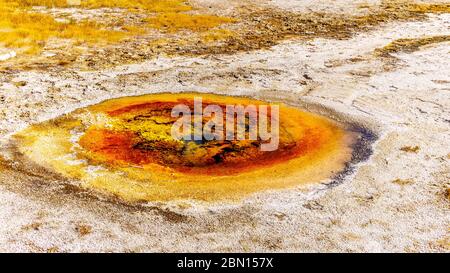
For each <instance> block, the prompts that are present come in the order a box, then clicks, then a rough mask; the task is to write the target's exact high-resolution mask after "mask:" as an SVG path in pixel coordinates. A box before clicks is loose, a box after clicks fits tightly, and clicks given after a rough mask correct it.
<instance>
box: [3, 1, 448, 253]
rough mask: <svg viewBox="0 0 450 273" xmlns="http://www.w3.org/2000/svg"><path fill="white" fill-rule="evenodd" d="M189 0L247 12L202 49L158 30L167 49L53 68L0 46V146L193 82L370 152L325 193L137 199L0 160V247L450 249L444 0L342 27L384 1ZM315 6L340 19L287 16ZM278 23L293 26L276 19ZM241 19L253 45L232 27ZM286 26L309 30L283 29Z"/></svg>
mask: <svg viewBox="0 0 450 273" xmlns="http://www.w3.org/2000/svg"><path fill="white" fill-rule="evenodd" d="M191 3H192V5H194V6H195V7H199V10H197V11H195V12H200V13H201V12H203V11H205V10H208V13H210V14H217V15H221V16H232V17H239V14H246V12H249V10H250V11H251V12H254V11H258V12H257V14H254V16H253V17H248V18H253V19H252V20H251V21H246V20H240V22H238V23H236V24H237V25H233V24H232V25H231V26H229V28H231V29H232V28H236V29H235V30H234V32H235V33H236V34H233V35H236V36H235V38H231V39H228V40H226V41H225V42H224V43H218V44H213V45H210V44H207V45H202V44H198V43H196V42H195V41H194V42H189V41H187V42H183V41H180V39H185V38H183V37H186V35H183V33H175V34H173V33H171V34H164V35H170V36H171V37H170V39H173V40H171V42H170V43H163V44H162V45H158V46H156V47H155V45H154V44H152V45H151V49H148V48H147V47H144V46H142V45H143V43H141V42H139V41H137V42H136V41H135V40H131V41H127V42H125V44H120V45H116V46H114V47H113V48H107V49H105V50H104V54H105V55H101V54H100V53H98V52H97V53H98V54H97V53H96V54H93V55H89V54H88V53H82V54H81V57H79V56H78V57H76V58H75V59H74V58H72V59H70V61H67V60H65V59H64V62H63V63H58V62H59V61H60V60H59V59H58V60H57V61H55V60H54V59H52V58H54V56H53V55H52V54H48V52H47V53H46V51H44V52H43V53H42V55H40V56H37V57H26V59H27V61H26V62H24V61H23V59H24V58H25V57H23V56H13V54H10V53H11V52H10V50H9V49H2V50H0V56H3V57H4V59H7V57H8V59H7V60H4V61H3V64H2V63H1V62H2V61H0V64H2V67H3V69H2V72H1V73H0V135H1V144H2V147H3V148H2V150H6V149H7V145H8V140H9V137H10V136H11V134H13V133H14V132H17V131H19V130H20V129H23V128H25V127H26V126H28V125H30V124H32V123H37V122H41V121H45V120H47V119H50V118H54V117H57V116H59V115H61V114H63V113H67V112H70V111H72V110H75V109H77V108H79V107H82V106H86V105H90V104H94V103H98V102H100V101H102V100H104V99H107V98H113V97H122V96H127V95H139V94H145V93H153V92H163V91H174V92H178V91H180V92H181V91H197V92H211V93H218V94H227V95H247V96H252V97H258V98H277V99H278V100H281V101H284V100H286V101H295V102H296V103H298V104H301V105H303V106H304V107H305V108H307V109H310V110H311V111H314V112H319V113H327V114H328V115H332V116H336V117H338V118H339V119H341V120H344V121H352V122H353V121H355V122H358V123H360V124H363V125H365V126H367V127H368V128H369V129H371V130H372V131H374V132H376V134H378V135H379V139H378V140H377V142H376V143H375V144H374V147H373V155H372V157H371V158H370V159H369V160H368V161H366V162H362V163H359V164H358V165H357V166H356V167H355V170H354V172H353V173H351V174H349V175H347V176H346V177H345V178H344V179H343V181H342V183H341V184H340V185H338V186H337V187H328V186H326V185H320V186H310V187H299V188H294V189H289V190H282V191H269V192H261V193H258V194H255V195H252V196H249V197H247V198H245V199H244V200H242V201H240V202H234V203H199V202H193V201H189V200H186V201H177V202H168V203H167V202H165V203H151V204H148V205H146V206H144V207H142V206H139V207H135V206H128V205H125V204H121V203H115V202H111V201H108V200H103V199H102V198H95V197H93V195H92V194H91V193H89V192H86V191H81V190H79V189H77V188H72V187H68V186H67V185H66V186H64V185H61V184H58V177H54V179H53V180H52V179H51V178H49V177H42V176H39V175H38V174H37V173H36V172H34V171H33V168H31V167H30V169H29V170H22V169H20V171H19V170H17V169H15V168H14V163H11V162H7V164H6V163H5V164H4V165H5V166H4V167H1V169H0V251H23V252H30V251H33V252H55V251H62V252H72V251H87V252H89V251H102V252H103V251H130V252H142V251H165V252H171V251H188V252H190V251H192V252H195V251H263V252H264V251H268V252H272V251H277V252H285V251H295V252H304V251H321V252H327V251H371V252H377V251H396V252H403V251H413V252H417V251H420V252H424V251H438V252H448V251H450V245H449V244H450V243H449V242H450V237H449V229H450V213H449V212H450V210H449V209H450V207H449V201H450V199H449V198H450V197H449V188H450V164H449V162H450V137H449V132H450V110H449V109H450V62H449V57H450V42H449V39H448V37H449V35H450V14H449V13H448V2H445V1H441V2H440V3H441V4H442V3H444V4H445V3H446V4H447V8H445V7H444V8H440V11H436V9H434V8H432V7H430V6H428V11H427V12H423V13H422V12H421V13H420V14H407V15H401V16H399V15H397V16H393V17H394V18H391V17H392V16H385V17H382V16H381V15H380V14H378V15H379V16H378V18H384V19H383V20H380V21H377V20H375V21H373V20H372V19H370V18H369V19H370V21H369V23H361V26H359V25H358V24H359V23H358V24H357V23H355V22H360V21H361V20H363V19H361V20H356V21H355V19H354V18H353V17H352V16H357V15H358V16H364V15H367V14H370V13H372V12H373V11H372V9H376V8H380V7H381V6H382V5H383V3H384V4H385V2H384V1H347V0H340V1H325V0H324V1H314V2H313V3H312V1H293V0H273V1H252V4H250V3H245V1H244V2H243V1H212V0H196V1H192V2H191ZM250 5H252V6H250ZM255 5H256V6H255ZM380 5H381V6H380ZM399 10H400V11H401V10H402V8H401V7H400V8H396V9H395V11H393V12H398V11H399ZM445 10H447V12H442V11H445ZM52 12H57V11H55V10H53V11H52ZM66 12H70V10H69V11H66ZM90 12H92V11H90ZM314 12H321V13H326V14H331V15H330V17H329V18H331V19H333V18H342V20H344V22H347V24H348V26H345V27H342V26H339V27H336V26H334V25H332V24H331V23H329V22H328V21H327V22H324V21H320V20H322V19H320V20H319V19H317V17H314V16H313V18H310V17H307V18H308V20H306V21H303V20H302V19H301V18H304V17H302V16H306V15H304V14H309V15H307V16H311V14H313V13H314ZM283 14H284V15H283ZM134 16H137V15H134ZM283 16H287V18H290V17H289V16H294V17H295V18H297V20H287V21H289V22H291V23H288V25H287V26H286V25H285V24H284V23H283V22H286V20H285V19H282V18H283ZM335 16H337V17H335ZM402 16H403V17H402ZM137 17H138V16H137ZM294 17H292V18H294ZM258 18H259V19H258ZM261 18H263V19H261ZM264 18H269V19H267V20H269V21H271V22H275V23H273V25H272V26H271V27H269V28H268V29H269V30H267V29H266V28H262V27H261V25H260V24H258V22H260V21H261V20H265V19H264ZM274 18H275V19H274ZM276 18H278V19H276ZM280 18H281V19H280ZM319 18H325V19H326V18H328V17H327V16H319ZM349 18H350V19H349ZM365 19H367V18H365ZM258 20H260V21H258ZM317 20H319V21H317ZM332 21H333V20H332ZM280 22H281V23H280ZM292 22H294V23H292ZM289 24H293V25H289ZM330 24H331V25H330ZM241 25H244V26H241ZM314 25H319V26H320V27H319V28H312V27H311V26H314ZM246 26H247V27H248V29H246ZM283 26H284V27H283ZM227 27H228V26H227ZM252 27H253V28H255V29H257V30H258V31H255V33H256V34H255V35H254V36H252V38H254V39H253V40H251V39H248V38H249V37H250V36H248V35H249V34H248V33H245V31H244V30H252V29H251V28H252ZM289 29H293V30H297V31H298V30H302V29H303V30H304V29H307V30H308V31H309V32H308V31H307V32H305V33H303V34H302V35H300V36H295V35H292V33H291V31H290V30H289ZM154 35H156V34H154ZM160 35H161V34H160ZM196 35H201V34H198V33H197V34H196ZM172 36H173V37H172ZM180 37H181V38H180ZM236 37H237V38H236ZM436 37H440V38H436ZM244 38H246V39H244ZM139 39H142V40H146V39H148V37H147V38H146V37H140V38H139ZM274 39H276V42H273V41H272V40H274ZM142 40H141V41H142ZM133 43H134V45H135V47H132V46H131V45H132V44H133ZM252 43H253V44H252ZM255 44H258V45H255ZM139 46H142V47H139ZM136 48H137V49H136ZM145 48H146V49H148V50H149V51H146V52H147V54H141V55H139V54H138V53H139V50H144V49H145ZM149 52H150V53H149ZM56 53H58V52H57V50H56ZM69 53H70V52H68V54H69ZM135 53H136V54H137V55H133V54H135ZM5 54H10V55H11V56H10V55H8V56H6V55H5ZM58 54H59V53H58ZM83 54H85V55H83ZM69 55H70V54H69ZM58 56H59V55H58ZM105 56H106V57H105ZM59 57H61V58H66V57H67V56H65V55H64V56H63V55H61V56H59ZM30 58H31V61H29V60H30ZM1 59H2V58H1V57H0V60H1ZM37 59H38V60H39V61H36V62H35V61H34V60H37ZM5 64H6V65H5ZM4 160H5V161H8V158H5V159H4ZM11 165H12V167H11ZM49 180H50V181H49ZM322 182H327V181H322Z"/></svg>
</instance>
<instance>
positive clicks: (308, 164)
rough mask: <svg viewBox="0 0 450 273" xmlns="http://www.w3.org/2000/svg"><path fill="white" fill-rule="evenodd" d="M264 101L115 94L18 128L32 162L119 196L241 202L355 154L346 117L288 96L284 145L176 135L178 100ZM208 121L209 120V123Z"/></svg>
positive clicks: (315, 178)
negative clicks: (338, 118)
mask: <svg viewBox="0 0 450 273" xmlns="http://www.w3.org/2000/svg"><path fill="white" fill-rule="evenodd" d="M196 96H202V97H203V99H204V105H210V104H213V103H214V104H217V105H219V106H221V107H224V105H229V104H239V105H250V104H253V105H263V104H264V102H262V101H257V100H252V99H246V98H236V97H226V96H218V95H210V94H201V95H200V94H196V93H182V94H155V95H146V96H140V97H126V98H120V99H114V100H109V101H106V102H103V103H100V104H97V105H93V106H91V107H87V108H82V109H79V110H77V111H75V112H73V113H72V114H69V115H67V116H63V117H61V118H57V119H55V120H52V121H49V122H45V123H42V124H38V125H35V126H31V127H30V128H28V129H26V130H24V131H23V132H20V133H18V134H17V135H16V136H15V139H16V141H17V142H18V144H17V150H18V151H19V152H20V153H21V154H23V155H24V156H25V157H26V158H27V159H28V160H31V161H32V162H34V163H37V164H39V165H40V166H42V167H43V168H45V169H48V170H51V171H52V172H55V173H58V174H60V175H62V176H63V177H66V178H67V179H71V180H73V179H75V180H77V181H79V182H80V187H82V188H88V189H95V190H97V191H100V192H104V193H106V194H108V195H112V196H116V197H119V198H120V199H122V200H125V201H130V202H136V201H169V200H178V199H195V200H205V201H214V200H223V199H227V200H234V199H239V198H241V197H242V196H245V195H247V194H250V193H254V192H258V191H261V190H268V189H281V188H288V187H293V186H295V185H300V184H304V183H311V182H319V181H322V180H324V179H330V178H332V177H333V176H334V175H336V174H337V173H339V172H341V171H343V170H344V169H345V168H346V166H347V163H348V162H350V161H351V160H352V148H351V147H352V145H353V143H354V141H355V139H356V137H357V134H356V133H354V132H348V131H346V130H345V129H344V128H343V127H342V125H340V124H338V123H336V122H333V121H331V120H329V119H327V118H325V117H321V116H317V115H314V114H311V113H307V112H304V111H301V110H299V109H296V108H293V107H289V106H286V105H283V104H275V103H271V104H270V105H279V107H280V119H279V123H280V145H279V149H278V150H275V151H271V152H266V151H262V150H261V149H260V146H261V144H262V141H261V140H260V139H258V140H239V141H238V140H232V141H228V140H225V141H222V140H212V141H206V140H202V141H200V142H194V141H188V142H186V141H180V140H176V139H173V138H172V137H171V135H170V129H171V126H172V124H173V122H174V121H175V120H176V119H174V118H172V117H171V116H170V110H171V109H172V107H173V106H174V105H176V104H179V103H183V104H186V105H192V101H193V99H194V98H195V97H196ZM205 122H207V120H203V123H205Z"/></svg>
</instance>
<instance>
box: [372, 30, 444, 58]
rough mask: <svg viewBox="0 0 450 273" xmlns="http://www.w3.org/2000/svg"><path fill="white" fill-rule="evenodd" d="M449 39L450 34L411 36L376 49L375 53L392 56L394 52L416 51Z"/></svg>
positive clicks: (381, 55)
mask: <svg viewBox="0 0 450 273" xmlns="http://www.w3.org/2000/svg"><path fill="white" fill-rule="evenodd" d="M449 41H450V35H439V36H430V37H421V38H411V39H398V40H395V41H393V42H391V43H390V44H388V45H386V46H384V47H382V48H378V49H376V50H375V55H376V56H380V57H392V55H391V54H393V53H399V52H406V53H412V52H414V51H417V50H419V49H420V48H421V47H423V46H427V45H431V44H437V43H443V42H449Z"/></svg>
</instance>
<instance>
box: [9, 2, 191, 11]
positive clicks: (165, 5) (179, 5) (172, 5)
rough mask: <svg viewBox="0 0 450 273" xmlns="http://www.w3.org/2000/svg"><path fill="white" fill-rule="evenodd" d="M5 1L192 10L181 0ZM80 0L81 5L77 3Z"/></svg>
mask: <svg viewBox="0 0 450 273" xmlns="http://www.w3.org/2000/svg"><path fill="white" fill-rule="evenodd" d="M1 2H4V3H10V4H14V5H17V6H20V7H33V6H44V7H49V8H52V7H57V8H66V7H71V6H77V7H81V8H126V9H140V10H146V11H150V12H180V11H188V10H191V9H192V7H190V6H188V5H186V4H185V3H184V1H181V0H79V1H76V0H71V1H70V0H1ZM77 2H79V5H78V4H77Z"/></svg>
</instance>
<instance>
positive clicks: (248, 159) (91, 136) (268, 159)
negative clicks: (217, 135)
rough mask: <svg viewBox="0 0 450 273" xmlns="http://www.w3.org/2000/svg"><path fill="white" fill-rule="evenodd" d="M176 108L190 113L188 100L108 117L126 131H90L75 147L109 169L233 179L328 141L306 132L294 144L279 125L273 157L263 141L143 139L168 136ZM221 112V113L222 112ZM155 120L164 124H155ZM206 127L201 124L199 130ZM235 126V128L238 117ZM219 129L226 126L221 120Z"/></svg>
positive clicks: (318, 132)
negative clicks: (148, 168) (155, 169)
mask: <svg viewBox="0 0 450 273" xmlns="http://www.w3.org/2000/svg"><path fill="white" fill-rule="evenodd" d="M180 103H183V104H184V105H187V106H190V108H191V109H193V105H194V103H193V101H192V100H179V101H177V102H152V103H142V104H136V105H131V106H124V107H122V108H119V109H116V110H113V111H108V112H107V113H108V115H109V116H111V117H115V118H117V119H119V120H120V122H119V124H120V123H127V124H126V125H125V126H124V127H128V128H127V129H126V130H124V129H122V128H120V127H121V126H120V125H119V128H110V129H104V128H101V129H97V128H94V129H90V130H88V131H87V132H86V134H85V135H84V136H83V137H82V138H81V140H80V142H79V143H80V145H81V146H82V147H83V148H85V149H86V150H88V151H90V152H92V153H93V156H94V157H97V158H103V160H104V161H105V162H107V164H109V165H119V166H126V165H134V166H144V165H148V164H159V165H162V166H169V167H171V168H173V169H175V170H176V171H179V172H182V173H187V174H208V175H232V174H237V173H240V172H243V171H249V170H253V169H255V168H261V167H264V166H270V165H273V164H279V163H282V162H285V161H287V160H290V159H292V158H295V157H298V156H301V155H305V154H310V153H314V152H315V151H316V150H319V149H320V148H321V147H322V146H323V145H324V143H325V142H326V141H327V138H328V137H329V136H328V135H327V134H328V133H329V132H328V131H326V130H324V129H323V128H320V127H310V128H305V130H306V131H305V134H304V135H302V136H300V137H298V138H296V137H294V136H291V135H290V134H289V133H288V130H287V129H286V128H285V126H284V125H283V122H282V121H281V124H280V125H281V126H280V134H284V135H281V137H280V139H281V140H282V141H281V142H280V143H279V148H278V149H277V150H275V151H271V152H265V151H262V150H261V143H262V140H261V139H258V140H244V141H237V140H233V141H231V140H223V141H217V140H212V141H207V140H205V139H203V140H202V141H200V142H194V141H189V142H184V143H179V142H178V141H175V140H174V139H170V137H169V138H167V139H161V138H152V139H148V138H145V136H143V134H145V133H146V132H145V129H147V130H155V129H158V130H161V131H163V133H164V135H166V136H168V135H169V134H170V130H171V126H172V124H173V122H174V121H175V120H174V119H173V118H171V116H170V114H171V110H172V108H173V107H175V106H176V105H177V104H180ZM210 104H214V102H205V103H203V108H205V107H206V106H207V105H210ZM219 106H220V107H221V108H222V110H223V112H225V109H226V106H225V105H219ZM245 106H246V105H245ZM155 118H163V119H166V120H167V121H165V122H157V121H155V120H154V119H155ZM269 119H270V116H269ZM208 121H209V120H207V119H205V118H203V124H205V123H206V122H208ZM136 122H137V123H138V124H136ZM235 122H236V123H237V118H236V117H235ZM133 123H134V124H133ZM139 123H141V124H139ZM143 123H150V125H149V126H148V127H149V128H148V127H146V128H144V131H142V124H143ZM135 124H136V125H135ZM223 124H226V122H225V118H224V121H223ZM247 125H248V124H247ZM133 127H134V128H133ZM225 129H226V126H225Z"/></svg>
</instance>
